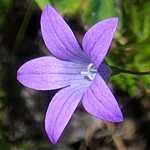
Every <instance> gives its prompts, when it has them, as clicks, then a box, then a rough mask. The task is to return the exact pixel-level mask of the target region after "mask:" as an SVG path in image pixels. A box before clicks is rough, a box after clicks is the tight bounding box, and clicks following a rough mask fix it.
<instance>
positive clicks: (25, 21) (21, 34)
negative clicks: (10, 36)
mask: <svg viewBox="0 0 150 150" xmlns="http://www.w3.org/2000/svg"><path fill="white" fill-rule="evenodd" d="M34 8H35V1H34V0H31V2H30V4H29V7H28V9H27V12H26V14H25V17H24V19H23V22H22V24H21V27H20V29H19V32H18V35H17V38H16V41H15V43H14V47H13V53H16V52H17V50H18V48H19V47H20V45H21V42H22V40H23V37H24V34H25V31H26V29H27V26H28V24H29V21H30V18H31V16H32V13H33V11H34Z"/></svg>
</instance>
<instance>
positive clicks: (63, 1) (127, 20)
mask: <svg viewBox="0 0 150 150" xmlns="http://www.w3.org/2000/svg"><path fill="white" fill-rule="evenodd" d="M16 1H17V0H0V30H1V31H2V29H4V28H5V26H6V25H7V19H8V16H9V14H10V13H11V12H12V10H13V9H14V8H13V7H14V5H15V3H16ZM20 2H21V1H20ZM20 2H19V1H17V3H20ZM28 2H30V1H28ZM35 2H36V3H37V5H38V6H39V8H40V9H41V10H42V9H43V8H44V6H45V5H46V4H50V5H52V6H54V7H55V8H56V9H57V10H58V12H59V13H60V14H61V15H62V16H63V17H65V15H66V14H71V15H72V16H76V17H79V18H80V19H79V21H81V22H82V23H81V24H82V25H85V26H86V27H87V26H88V27H91V26H92V25H94V24H95V23H97V22H99V21H100V20H103V19H105V18H109V17H119V25H118V30H117V32H116V34H115V37H114V40H113V42H112V45H111V47H110V50H109V52H108V54H107V56H106V61H107V63H108V64H109V65H110V66H115V67H118V68H120V69H124V70H130V71H136V72H146V71H150V1H149V0H117V1H113V0H107V1H106V0H35ZM28 5H29V3H27V4H26V6H28ZM31 15H32V14H29V15H27V16H26V17H27V18H29V17H31ZM12 18H13V17H12ZM14 20H15V19H14ZM28 21H29V20H28ZM25 23H26V25H28V22H27V21H26V22H25ZM79 24H80V23H79ZM86 27H85V28H84V27H83V29H86ZM23 29H25V28H23ZM18 31H19V30H18ZM24 32H25V31H24ZM20 36H23V34H22V32H21V34H20ZM21 38H23V37H21ZM21 38H20V37H19V39H21ZM0 42H1V39H0ZM16 44H17V43H16ZM10 53H11V52H10ZM3 54H4V55H6V58H7V56H9V58H7V59H4V57H3ZM16 54H18V52H16ZM13 55H15V53H13ZM1 56H2V57H1ZM10 57H13V59H12V58H10ZM14 58H17V56H12V55H9V52H6V51H5V50H4V51H2V49H1V52H0V109H1V110H0V124H4V122H3V121H4V118H5V117H6V116H7V113H9V112H10V111H11V108H5V107H6V103H7V101H5V100H6V99H7V98H8V96H12V95H11V94H12V93H11V92H10V91H9V90H8V89H7V88H6V89H4V88H3V87H4V84H7V83H6V77H7V76H9V73H10V72H11V71H12V70H13V69H14V68H13V67H14V66H13V65H14V63H12V62H11V61H10V60H14ZM15 63H16V62H15ZM11 67H12V68H13V69H11V71H10V72H9V71H8V70H6V69H5V68H11ZM15 75H16V74H15ZM109 81H110V82H112V83H114V84H116V85H117V86H119V87H120V88H121V89H122V90H124V91H127V92H128V93H129V94H130V96H133V97H136V96H138V97H141V96H142V94H143V93H144V92H147V91H148V90H149V89H150V75H143V76H139V75H138V76H137V75H130V74H125V73H121V74H118V75H115V76H112V77H111V78H110V80H109ZM9 82H10V81H8V85H9ZM9 86H10V85H9ZM17 88H18V87H16V86H12V89H15V90H14V91H12V92H14V93H15V94H16V95H17V94H18V93H17V90H18V89H17ZM16 89H17V90H16ZM141 93H142V94H141ZM15 94H14V95H15ZM14 95H13V96H14ZM16 95H15V98H16ZM17 98H18V97H17ZM10 99H11V98H10ZM18 99H19V98H18ZM19 100H20V99H19ZM4 108H5V110H4ZM2 131H3V132H2ZM10 135H11V130H9V131H8V130H7V129H6V128H4V127H3V126H1V125H0V148H2V149H10V147H13V146H14V145H13V141H12V143H11V142H10V139H9V138H10V137H9V136H10ZM15 144H16V143H15ZM41 145H42V146H41ZM44 145H45V143H39V145H34V144H33V147H34V146H36V147H38V146H41V147H44ZM46 146H47V145H46ZM14 147H15V146H14ZM17 147H19V148H29V147H31V144H29V145H28V144H26V143H25V144H24V143H21V144H18V146H17Z"/></svg>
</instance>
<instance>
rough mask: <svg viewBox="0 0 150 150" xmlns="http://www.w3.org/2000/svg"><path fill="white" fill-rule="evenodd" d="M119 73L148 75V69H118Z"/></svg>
mask: <svg viewBox="0 0 150 150" xmlns="http://www.w3.org/2000/svg"><path fill="white" fill-rule="evenodd" d="M120 73H128V74H133V75H149V74H150V71H147V72H134V71H128V70H123V69H120Z"/></svg>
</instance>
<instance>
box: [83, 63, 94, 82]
mask: <svg viewBox="0 0 150 150" xmlns="http://www.w3.org/2000/svg"><path fill="white" fill-rule="evenodd" d="M81 74H82V75H85V76H87V77H88V78H89V79H90V80H93V79H94V78H95V76H96V74H97V70H96V69H95V67H94V65H93V63H90V64H89V65H88V67H87V71H81Z"/></svg>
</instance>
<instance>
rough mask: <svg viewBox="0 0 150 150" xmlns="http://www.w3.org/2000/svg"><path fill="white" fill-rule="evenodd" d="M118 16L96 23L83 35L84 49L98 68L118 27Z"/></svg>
mask: <svg viewBox="0 0 150 150" xmlns="http://www.w3.org/2000/svg"><path fill="white" fill-rule="evenodd" d="M117 23H118V18H109V19H105V20H103V21H100V22H98V23H96V24H95V25H94V26H92V27H91V28H90V29H89V30H88V31H87V32H86V34H85V35H84V37H83V42H82V46H83V50H84V51H85V53H86V54H87V55H88V57H89V58H90V59H91V61H92V62H93V64H94V66H95V67H96V68H97V69H98V68H99V66H100V64H101V62H102V61H103V59H104V57H105V56H106V53H107V51H108V49H109V46H110V44H111V42H112V39H113V36H114V34H115V31H116V29H117Z"/></svg>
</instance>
